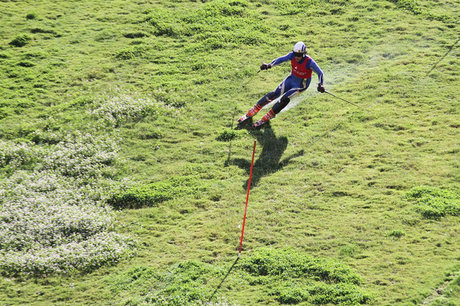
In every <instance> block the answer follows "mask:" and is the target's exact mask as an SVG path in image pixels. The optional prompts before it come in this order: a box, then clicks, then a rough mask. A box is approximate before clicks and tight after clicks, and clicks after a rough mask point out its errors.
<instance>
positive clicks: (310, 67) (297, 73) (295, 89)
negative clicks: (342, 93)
mask: <svg viewBox="0 0 460 306" xmlns="http://www.w3.org/2000/svg"><path fill="white" fill-rule="evenodd" d="M289 60H290V61H291V66H292V70H291V73H290V74H289V76H288V77H287V78H286V79H284V81H283V82H281V84H279V85H278V87H277V88H276V89H275V90H273V91H271V92H269V93H268V94H266V95H265V96H263V97H262V98H261V99H260V100H259V101H258V102H257V106H258V108H259V109H261V108H262V107H264V106H265V105H267V104H268V103H270V102H271V101H273V100H275V99H276V98H278V97H280V96H282V98H281V99H280V101H278V102H277V103H275V105H273V108H272V109H273V111H274V112H275V114H278V113H279V112H280V111H281V110H282V109H283V108H284V107H286V105H287V104H288V103H289V101H290V98H291V97H293V96H295V95H296V94H298V93H301V92H302V91H304V90H305V89H307V88H308V86H309V85H310V82H311V76H312V71H315V73H316V74H317V75H318V82H319V83H320V84H323V71H322V70H321V69H320V68H319V66H318V65H317V64H316V62H315V61H314V60H313V59H312V58H311V57H309V56H308V55H307V56H304V57H303V58H302V60H301V61H300V62H297V61H296V59H295V57H294V52H289V53H288V54H286V55H285V56H281V57H278V58H277V59H275V60H273V61H272V62H271V63H270V65H271V66H272V67H273V66H276V65H279V64H281V63H284V62H286V61H289Z"/></svg>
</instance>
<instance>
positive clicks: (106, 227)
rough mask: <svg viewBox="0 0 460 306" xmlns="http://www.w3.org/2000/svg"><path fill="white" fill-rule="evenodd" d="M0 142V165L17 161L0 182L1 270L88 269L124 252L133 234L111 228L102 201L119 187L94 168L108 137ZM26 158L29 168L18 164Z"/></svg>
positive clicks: (105, 154)
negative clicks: (38, 142)
mask: <svg viewBox="0 0 460 306" xmlns="http://www.w3.org/2000/svg"><path fill="white" fill-rule="evenodd" d="M1 145H2V146H1V147H0V156H2V159H1V162H0V166H2V167H4V166H6V165H11V164H12V163H14V164H15V166H16V167H17V169H16V171H15V172H14V173H13V174H11V176H9V177H8V178H6V179H4V180H3V181H2V182H0V208H1V209H0V270H1V271H2V273H4V274H17V273H33V274H49V273H63V272H70V271H74V270H78V271H88V270H91V269H93V268H96V267H99V266H101V265H103V264H108V263H113V262H116V261H117V260H119V259H120V258H122V257H124V256H127V255H128V254H129V253H130V251H131V250H132V249H133V247H134V241H133V240H132V239H131V238H129V237H126V236H123V235H119V234H116V233H114V232H113V229H114V222H115V221H114V212H113V210H112V209H111V208H110V207H109V206H107V205H105V201H106V200H107V199H108V198H110V197H111V195H112V194H113V193H115V192H118V191H117V188H125V187H123V186H121V185H122V184H120V183H119V182H114V181H110V180H108V179H104V178H103V176H102V175H101V170H102V168H103V167H105V166H106V165H108V164H110V163H111V162H112V161H113V160H114V159H115V158H116V151H117V146H116V143H115V141H113V140H111V139H105V138H97V137H94V136H93V135H91V134H82V133H79V132H77V133H74V134H72V135H70V134H69V135H64V136H63V137H62V141H60V142H58V143H57V144H55V145H47V146H40V145H32V144H16V143H12V142H2V143H1ZM30 160H34V161H35V163H36V165H35V167H34V169H33V170H34V171H30V170H21V169H20V168H21V165H22V164H24V163H27V162H28V161H30Z"/></svg>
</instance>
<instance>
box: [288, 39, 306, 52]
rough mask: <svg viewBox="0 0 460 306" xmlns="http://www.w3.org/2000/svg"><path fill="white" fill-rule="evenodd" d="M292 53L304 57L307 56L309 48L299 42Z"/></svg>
mask: <svg viewBox="0 0 460 306" xmlns="http://www.w3.org/2000/svg"><path fill="white" fill-rule="evenodd" d="M292 52H294V53H299V54H302V56H304V55H305V54H307V47H306V46H305V44H304V43H303V42H302V41H299V42H298V43H296V44H295V45H294V48H293V49H292Z"/></svg>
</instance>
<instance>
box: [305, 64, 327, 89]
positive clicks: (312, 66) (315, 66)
mask: <svg viewBox="0 0 460 306" xmlns="http://www.w3.org/2000/svg"><path fill="white" fill-rule="evenodd" d="M307 68H308V69H312V70H313V71H314V72H315V73H316V74H317V75H318V82H319V84H321V85H323V81H324V76H323V71H322V70H321V68H319V66H318V64H316V62H315V61H314V60H313V59H310V61H309V62H308V64H307Z"/></svg>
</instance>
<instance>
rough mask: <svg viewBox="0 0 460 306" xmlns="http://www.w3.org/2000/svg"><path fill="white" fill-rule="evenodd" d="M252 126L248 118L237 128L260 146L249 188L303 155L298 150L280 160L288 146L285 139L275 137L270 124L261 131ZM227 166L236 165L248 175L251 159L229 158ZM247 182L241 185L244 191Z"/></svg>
mask: <svg viewBox="0 0 460 306" xmlns="http://www.w3.org/2000/svg"><path fill="white" fill-rule="evenodd" d="M252 124H253V121H252V118H250V119H248V120H246V121H245V122H243V123H242V124H240V125H239V126H238V127H237V128H238V129H247V130H248V132H249V133H250V134H251V135H252V136H254V137H255V138H256V139H257V142H258V145H261V146H262V152H261V153H260V155H259V156H258V159H257V160H256V161H255V162H254V168H253V172H252V180H251V188H252V187H255V186H257V184H258V183H259V181H260V179H261V178H262V177H264V176H266V175H269V174H271V173H274V172H277V171H279V170H281V169H282V168H283V167H284V166H286V165H288V164H289V162H290V161H291V160H292V159H293V158H296V157H299V156H302V155H303V154H304V151H303V150H300V151H299V152H297V153H295V154H293V155H291V156H289V157H286V158H285V159H284V160H281V157H282V156H283V153H284V151H285V150H286V148H287V145H288V139H287V137H284V136H283V137H277V136H276V135H275V133H274V131H273V129H272V128H271V126H270V122H268V123H266V124H265V125H263V126H262V128H261V129H255V128H253V127H252ZM227 164H234V165H237V166H238V167H240V168H242V169H245V170H246V171H247V173H248V175H249V171H250V168H251V159H242V158H237V159H233V160H230V158H229V159H228V160H227ZM248 181H249V180H248ZM248 181H246V183H245V184H244V185H243V188H244V189H247V186H248Z"/></svg>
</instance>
